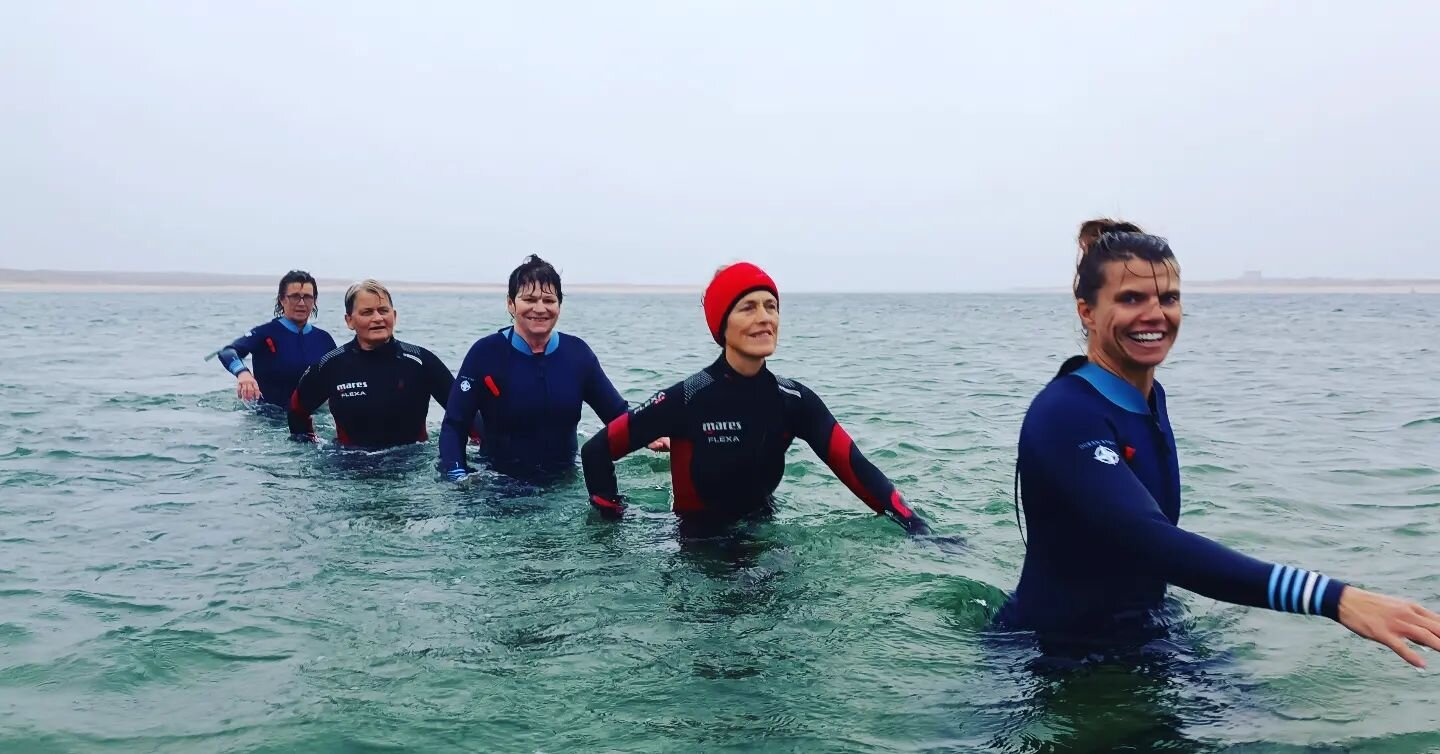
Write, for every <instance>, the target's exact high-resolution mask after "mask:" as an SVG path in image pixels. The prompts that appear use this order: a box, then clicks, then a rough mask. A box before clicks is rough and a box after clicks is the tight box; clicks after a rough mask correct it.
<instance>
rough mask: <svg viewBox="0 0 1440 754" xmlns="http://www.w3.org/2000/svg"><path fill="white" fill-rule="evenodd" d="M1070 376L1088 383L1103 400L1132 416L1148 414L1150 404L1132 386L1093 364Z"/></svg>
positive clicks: (1088, 363)
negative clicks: (1103, 397)
mask: <svg viewBox="0 0 1440 754" xmlns="http://www.w3.org/2000/svg"><path fill="white" fill-rule="evenodd" d="M1071 374H1073V375H1075V376H1076V377H1079V378H1080V379H1082V380H1085V381H1086V382H1088V383H1090V385H1091V387H1094V388H1095V389H1096V390H1097V391H1099V392H1100V394H1101V395H1103V396H1105V399H1106V400H1108V401H1110V402H1111V403H1113V404H1115V405H1116V406H1119V407H1120V408H1123V409H1125V410H1126V411H1129V412H1130V413H1132V414H1149V413H1150V404H1149V402H1148V401H1146V400H1145V396H1143V395H1141V394H1140V391H1139V390H1137V389H1136V388H1135V386H1134V385H1131V384H1130V383H1128V382H1126V381H1125V380H1122V379H1120V378H1119V377H1117V376H1116V375H1115V374H1113V373H1111V372H1110V371H1109V370H1107V369H1105V368H1104V367H1102V366H1097V365H1096V364H1094V363H1093V362H1086V364H1085V366H1082V367H1080V368H1079V369H1076V370H1075V371H1074V372H1071Z"/></svg>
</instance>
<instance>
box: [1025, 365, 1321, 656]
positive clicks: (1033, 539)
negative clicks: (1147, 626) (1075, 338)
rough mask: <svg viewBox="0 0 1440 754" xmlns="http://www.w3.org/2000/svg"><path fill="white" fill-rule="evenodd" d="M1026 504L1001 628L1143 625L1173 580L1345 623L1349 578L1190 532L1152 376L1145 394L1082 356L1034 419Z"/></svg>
mask: <svg viewBox="0 0 1440 754" xmlns="http://www.w3.org/2000/svg"><path fill="white" fill-rule="evenodd" d="M1019 475H1020V489H1021V490H1022V496H1021V500H1022V501H1023V506H1024V511H1025V523H1026V531H1027V532H1028V542H1027V546H1026V550H1025V565H1024V569H1023V570H1022V572H1021V575H1020V584H1019V586H1018V587H1017V588H1016V590H1015V594H1014V597H1013V598H1012V599H1011V600H1010V601H1008V602H1007V603H1006V604H1005V607H1004V608H1003V609H1002V610H1001V612H1000V614H999V615H998V616H997V620H998V621H999V622H1000V623H1001V624H1004V625H1008V626H1012V627H1015V628H1025V629H1034V630H1038V631H1049V632H1059V633H1065V634H1091V633H1104V632H1106V631H1108V630H1110V629H1112V628H1114V627H1116V626H1117V621H1126V622H1127V623H1128V622H1129V621H1130V620H1132V619H1138V620H1139V621H1140V622H1144V620H1145V618H1146V617H1147V616H1148V615H1150V614H1151V611H1153V610H1155V609H1156V608H1159V607H1160V606H1161V602H1162V600H1163V599H1164V596H1165V589H1166V585H1167V584H1174V585H1176V586H1179V587H1181V588H1183V589H1188V590H1190V591H1192V592H1196V593H1198V594H1202V595H1205V596H1207V597H1211V598H1213V599H1217V600H1223V601H1225V602H1232V603H1235V604H1239V605H1249V606H1252V607H1268V608H1270V609H1272V610H1281V611H1285V612H1291V613H1302V614H1311V615H1323V616H1325V617H1328V618H1332V619H1336V618H1337V617H1338V616H1337V611H1338V609H1339V607H1338V606H1339V602H1340V593H1341V591H1342V590H1343V589H1344V588H1345V584H1344V583H1343V582H1341V581H1339V580H1333V579H1331V578H1329V577H1328V576H1323V575H1321V574H1319V573H1315V572H1313V571H1306V570H1304V569H1301V568H1293V567H1291V566H1285V565H1276V564H1272V563H1265V562H1261V561H1259V560H1256V559H1254V558H1250V557H1247V556H1245V555H1241V554H1240V553H1237V552H1235V551H1233V550H1231V549H1229V548H1227V547H1225V546H1223V545H1220V544H1218V543H1216V542H1213V541H1211V540H1209V539H1206V538H1205V537H1202V536H1200V535H1199V534H1194V533H1191V532H1188V531H1185V530H1184V529H1181V528H1180V527H1179V526H1178V524H1179V520H1180V466H1179V461H1178V459H1177V458H1176V452H1175V436H1174V434H1173V433H1172V432H1171V429H1170V417H1169V415H1168V414H1167V412H1166V408H1165V390H1164V388H1162V387H1161V386H1160V383H1159V382H1156V383H1154V388H1153V389H1152V391H1151V397H1150V399H1149V400H1147V399H1146V398H1145V397H1144V396H1143V395H1142V394H1141V393H1140V391H1139V390H1137V389H1136V388H1135V387H1134V386H1133V385H1131V384H1130V383H1128V382H1126V381H1125V380H1123V379H1121V378H1120V377H1117V376H1116V375H1114V374H1112V373H1111V372H1109V371H1106V370H1105V369H1104V368H1102V367H1100V366H1098V365H1095V364H1091V363H1089V362H1088V361H1086V359H1085V358H1084V357H1075V358H1073V359H1071V360H1070V361H1067V362H1066V364H1065V366H1064V367H1062V369H1061V371H1060V374H1058V375H1057V376H1056V377H1055V379H1053V380H1052V381H1051V382H1050V384H1049V385H1047V386H1046V387H1045V388H1044V389H1043V390H1041V391H1040V394H1039V395H1037V396H1036V398H1035V400H1034V402H1032V403H1031V404H1030V409H1029V411H1028V412H1027V413H1026V414H1025V421H1024V424H1023V425H1022V427H1021V430H1020V458H1019Z"/></svg>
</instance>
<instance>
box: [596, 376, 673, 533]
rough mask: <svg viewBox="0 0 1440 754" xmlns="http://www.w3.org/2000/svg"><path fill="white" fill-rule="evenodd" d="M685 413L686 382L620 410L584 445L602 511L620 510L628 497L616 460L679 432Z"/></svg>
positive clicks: (619, 511) (618, 511) (597, 499)
mask: <svg viewBox="0 0 1440 754" xmlns="http://www.w3.org/2000/svg"><path fill="white" fill-rule="evenodd" d="M684 413H685V384H684V383H683V382H682V383H679V384H676V385H674V386H672V387H669V388H666V389H665V390H662V391H660V392H658V393H656V394H655V395H654V396H653V397H651V398H650V400H648V401H645V402H644V403H642V404H640V406H639V407H638V408H636V409H635V410H633V411H627V412H625V413H623V414H620V415H619V416H618V417H616V418H615V420H614V421H612V422H610V423H609V424H606V425H605V428H604V429H602V430H600V431H599V432H597V433H595V436H594V437H591V438H590V439H589V440H587V441H586V442H585V445H584V447H582V448H581V449H580V463H581V465H582V466H583V467H584V470H585V488H586V490H587V491H588V492H589V493H590V503H591V504H592V505H594V506H595V507H596V508H597V509H599V510H600V511H601V512H602V513H607V514H619V513H621V512H623V511H624V509H625V506H624V501H623V499H622V498H621V496H620V490H619V488H618V484H617V482H616V480H615V461H618V460H619V459H621V458H624V457H625V456H626V455H628V454H630V453H632V452H634V451H636V450H638V449H639V448H642V447H644V446H646V445H649V444H650V443H651V442H654V441H655V440H658V439H659V438H661V437H664V436H666V435H674V434H677V429H678V428H679V425H680V422H681V421H682V420H683V419H684Z"/></svg>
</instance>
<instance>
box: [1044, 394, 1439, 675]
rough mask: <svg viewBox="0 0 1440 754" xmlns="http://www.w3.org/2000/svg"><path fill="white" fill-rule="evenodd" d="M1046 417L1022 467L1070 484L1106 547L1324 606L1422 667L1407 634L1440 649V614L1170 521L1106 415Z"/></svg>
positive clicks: (1167, 574)
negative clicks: (1243, 549) (1245, 550)
mask: <svg viewBox="0 0 1440 754" xmlns="http://www.w3.org/2000/svg"><path fill="white" fill-rule="evenodd" d="M1032 410H1033V409H1032ZM1027 421H1028V420H1027ZM1043 424H1044V428H1043V430H1038V431H1028V430H1022V433H1021V443H1020V452H1021V461H1020V462H1021V465H1022V473H1026V472H1030V471H1033V472H1034V473H1038V474H1041V475H1044V476H1045V477H1046V478H1047V480H1048V481H1049V483H1050V484H1052V485H1053V484H1063V486H1064V488H1065V489H1066V490H1067V491H1068V492H1069V494H1068V495H1065V496H1064V497H1063V499H1064V501H1065V504H1067V505H1069V506H1071V510H1072V512H1073V513H1074V514H1076V515H1077V516H1078V517H1079V518H1080V519H1081V520H1083V521H1085V522H1086V523H1087V524H1089V526H1088V527H1087V531H1089V532H1091V533H1093V534H1094V535H1096V536H1098V537H1100V538H1102V539H1103V543H1102V545H1101V546H1104V547H1109V548H1113V549H1114V550H1116V551H1120V552H1128V553H1130V554H1131V555H1132V556H1133V557H1134V558H1135V559H1136V561H1137V567H1140V568H1146V569H1150V570H1152V571H1153V572H1154V573H1157V574H1159V575H1160V576H1161V577H1163V578H1164V579H1165V580H1166V581H1168V582H1169V583H1171V584H1174V585H1176V586H1178V587H1181V588H1182V589H1187V590H1189V591H1192V592H1195V593H1197V594H1202V595H1204V596H1206V597H1210V598H1212V599H1217V600H1221V601H1223V602H1231V603H1235V604H1238V605H1248V606H1250V607H1263V608H1269V609H1271V610H1279V611H1282V612H1289V613H1301V614H1306V615H1323V616H1325V617H1327V618H1331V619H1333V620H1336V621H1339V622H1340V623H1341V624H1343V625H1344V626H1345V627H1346V628H1349V629H1350V630H1351V631H1354V632H1355V633H1356V634H1359V635H1360V636H1363V637H1365V638H1367V639H1371V640H1373V641H1376V642H1379V643H1381V644H1384V645H1385V646H1387V647H1389V648H1390V649H1392V650H1393V651H1394V652H1395V653H1396V654H1398V655H1400V656H1401V657H1402V658H1404V659H1405V660H1406V661H1407V662H1409V663H1410V664H1412V665H1415V666H1417V667H1424V665H1425V663H1424V660H1422V659H1421V658H1420V656H1419V655H1418V654H1417V653H1415V651H1414V650H1412V649H1411V648H1409V647H1408V646H1406V645H1405V640H1407V639H1408V640H1410V641H1413V642H1416V643H1418V644H1423V645H1425V646H1428V647H1431V648H1433V649H1437V650H1440V616H1436V615H1435V614H1434V613H1432V612H1430V611H1428V610H1426V609H1424V608H1422V607H1420V606H1419V605H1417V604H1415V603H1411V602H1405V601H1403V600H1398V599H1395V598H1393V597H1387V596H1385V595H1380V594H1373V593H1371V592H1367V591H1365V590H1363V589H1358V588H1356V587H1351V586H1348V585H1346V584H1345V583H1344V582H1342V581H1339V580H1338V579H1332V578H1330V577H1329V576H1325V575H1323V574H1320V573H1318V572H1315V571H1307V570H1305V569H1303V568H1295V567H1293V566H1288V565H1281V564H1275V563H1266V562H1263V561H1260V560H1256V559H1255V558H1251V557H1249V556H1246V555H1242V554H1240V553H1238V552H1236V551H1234V550H1231V549H1230V548H1228V547H1225V546H1224V545H1221V544H1219V543H1217V542H1215V541H1213V540H1210V539H1207V538H1206V537H1203V536H1201V535H1199V534H1195V533H1193V532H1189V531H1186V530H1184V529H1181V528H1180V527H1178V526H1176V525H1174V524H1172V523H1170V520H1169V519H1168V518H1166V517H1165V515H1164V513H1163V512H1162V511H1161V510H1160V506H1159V505H1158V504H1156V502H1155V499H1154V498H1153V497H1151V495H1150V492H1149V490H1147V489H1146V488H1145V486H1144V485H1143V484H1142V483H1141V482H1140V480H1139V478H1137V477H1136V476H1135V473H1134V472H1133V471H1132V470H1131V469H1130V467H1129V465H1128V459H1126V458H1125V457H1126V456H1127V455H1129V454H1128V453H1127V452H1126V449H1125V448H1123V447H1120V446H1119V444H1118V443H1117V442H1116V441H1115V439H1114V438H1115V436H1116V435H1115V433H1114V430H1113V428H1112V427H1110V426H1109V424H1108V423H1107V422H1106V421H1105V419H1104V417H1103V416H1100V415H1098V414H1089V413H1087V412H1085V411H1083V410H1077V411H1057V415H1055V416H1052V417H1046V418H1045V419H1044V420H1043ZM1122 459H1124V460H1122Z"/></svg>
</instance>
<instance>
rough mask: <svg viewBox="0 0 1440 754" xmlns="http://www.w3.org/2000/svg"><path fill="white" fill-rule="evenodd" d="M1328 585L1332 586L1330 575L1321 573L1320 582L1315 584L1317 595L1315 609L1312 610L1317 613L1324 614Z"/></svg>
mask: <svg viewBox="0 0 1440 754" xmlns="http://www.w3.org/2000/svg"><path fill="white" fill-rule="evenodd" d="M1328 586H1330V577H1329V576H1326V575H1324V574H1321V576H1320V583H1318V584H1316V585H1315V596H1314V598H1313V599H1314V602H1315V609H1314V610H1312V611H1311V612H1313V613H1315V614H1316V615H1323V614H1324V613H1323V611H1322V608H1323V607H1324V606H1325V588H1326V587H1328Z"/></svg>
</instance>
